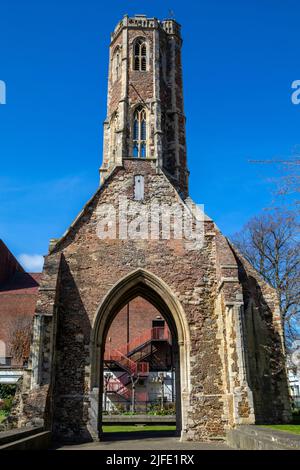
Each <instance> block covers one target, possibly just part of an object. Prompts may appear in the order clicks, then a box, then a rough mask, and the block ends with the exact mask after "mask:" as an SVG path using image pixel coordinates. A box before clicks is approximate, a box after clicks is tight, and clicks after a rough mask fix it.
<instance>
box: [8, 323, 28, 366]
mask: <svg viewBox="0 0 300 470" xmlns="http://www.w3.org/2000/svg"><path fill="white" fill-rule="evenodd" d="M9 331H10V335H9V348H10V352H11V354H12V356H13V357H14V359H16V360H17V361H18V362H20V363H24V362H27V360H28V357H29V353H30V343H31V332H32V318H31V317H29V316H28V315H20V316H17V317H16V318H15V319H14V320H12V321H11V324H10V327H9Z"/></svg>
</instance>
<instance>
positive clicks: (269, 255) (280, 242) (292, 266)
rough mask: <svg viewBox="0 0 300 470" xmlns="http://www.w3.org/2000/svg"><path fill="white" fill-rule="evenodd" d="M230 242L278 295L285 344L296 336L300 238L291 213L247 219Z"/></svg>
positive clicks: (277, 212)
mask: <svg viewBox="0 0 300 470" xmlns="http://www.w3.org/2000/svg"><path fill="white" fill-rule="evenodd" d="M233 241H234V243H235V245H236V246H237V248H238V249H239V250H240V252H241V253H242V254H243V255H244V256H245V258H246V259H247V260H248V261H249V262H250V263H251V264H252V266H254V268H255V269H256V270H257V271H258V272H259V273H260V274H261V276H262V277H263V278H264V280H265V281H266V282H268V283H269V284H270V285H271V286H273V287H274V288H275V289H276V291H277V294H278V300H279V305H280V311H281V317H282V321H283V325H284V334H285V342H286V346H287V347H288V346H290V345H291V343H292V341H293V340H295V339H296V338H297V337H299V327H300V321H299V318H300V240H299V223H298V221H297V215H296V213H294V212H284V211H282V210H278V209H275V210H272V211H270V212H266V213H263V214H261V215H259V216H257V217H254V218H253V219H251V220H250V221H249V222H248V223H247V224H246V225H245V227H244V228H243V229H242V231H241V232H239V233H237V234H236V235H235V236H234V237H233Z"/></svg>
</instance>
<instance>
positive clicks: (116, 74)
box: [112, 47, 121, 82]
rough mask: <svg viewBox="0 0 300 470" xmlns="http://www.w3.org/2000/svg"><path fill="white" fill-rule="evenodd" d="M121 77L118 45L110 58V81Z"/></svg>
mask: <svg viewBox="0 0 300 470" xmlns="http://www.w3.org/2000/svg"><path fill="white" fill-rule="evenodd" d="M120 77H121V52H120V49H119V47H117V48H116V49H115V52H114V54H113V60H112V81H113V82H116V81H117V80H119V78H120Z"/></svg>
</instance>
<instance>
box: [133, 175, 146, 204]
mask: <svg viewBox="0 0 300 470" xmlns="http://www.w3.org/2000/svg"><path fill="white" fill-rule="evenodd" d="M134 199H135V201H142V200H143V199H144V177H143V176H142V175H136V176H135V177H134Z"/></svg>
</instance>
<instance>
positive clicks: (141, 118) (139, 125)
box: [133, 106, 147, 158]
mask: <svg viewBox="0 0 300 470" xmlns="http://www.w3.org/2000/svg"><path fill="white" fill-rule="evenodd" d="M133 156H134V157H136V158H146V156H147V119H146V110H145V108H144V107H143V106H138V107H137V108H136V109H135V111H134V115H133Z"/></svg>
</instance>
